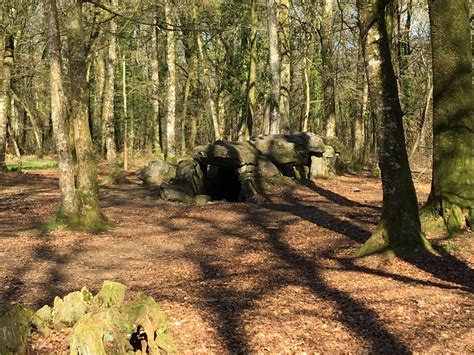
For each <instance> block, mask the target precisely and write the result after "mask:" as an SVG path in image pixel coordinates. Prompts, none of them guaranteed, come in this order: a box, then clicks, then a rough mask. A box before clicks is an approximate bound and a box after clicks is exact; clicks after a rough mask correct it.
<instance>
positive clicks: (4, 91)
mask: <svg viewBox="0 0 474 355" xmlns="http://www.w3.org/2000/svg"><path fill="white" fill-rule="evenodd" d="M2 47H4V48H0V50H1V51H2V54H3V55H2V56H0V59H1V61H0V66H1V68H0V69H1V81H0V171H8V168H7V165H6V162H5V155H6V148H7V123H8V110H9V106H10V82H11V74H12V68H13V48H14V42H13V36H11V35H6V36H5V38H4V46H2Z"/></svg>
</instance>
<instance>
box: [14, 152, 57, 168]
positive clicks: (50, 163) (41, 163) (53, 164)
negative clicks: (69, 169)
mask: <svg viewBox="0 0 474 355" xmlns="http://www.w3.org/2000/svg"><path fill="white" fill-rule="evenodd" d="M7 167H8V170H10V171H31V170H49V169H57V168H58V161H57V160H56V159H53V158H49V157H43V158H37V157H35V156H23V157H22V158H21V163H20V162H19V161H18V160H17V158H16V157H11V158H7Z"/></svg>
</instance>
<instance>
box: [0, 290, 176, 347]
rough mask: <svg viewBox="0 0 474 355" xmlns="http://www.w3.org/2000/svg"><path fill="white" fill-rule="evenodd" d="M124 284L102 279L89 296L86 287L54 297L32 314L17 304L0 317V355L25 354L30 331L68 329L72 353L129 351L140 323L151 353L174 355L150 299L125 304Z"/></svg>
mask: <svg viewBox="0 0 474 355" xmlns="http://www.w3.org/2000/svg"><path fill="white" fill-rule="evenodd" d="M126 289H127V288H126V286H124V285H122V284H120V283H117V282H112V281H105V282H104V284H103V286H102V289H101V290H100V292H99V293H98V294H97V295H96V296H93V295H92V294H91V293H90V292H89V291H88V290H87V289H86V288H83V289H82V290H81V291H75V292H71V293H70V294H68V295H66V296H65V297H64V298H63V299H61V298H60V297H56V298H55V300H54V306H53V307H50V306H44V307H42V308H40V309H39V310H38V311H37V313H36V314H35V313H34V312H33V311H32V310H30V309H28V308H26V307H24V306H22V305H20V304H15V305H13V306H11V307H10V308H8V309H7V311H6V312H5V313H4V314H3V315H1V316H0V354H1V355H4V354H5V355H9V354H12V355H13V354H27V353H29V350H30V340H31V333H32V331H33V329H36V330H38V331H40V332H42V333H45V334H47V333H48V331H49V328H48V327H51V328H55V329H62V328H65V327H72V332H71V335H70V337H69V345H70V346H69V348H70V354H73V355H101V354H117V355H118V354H127V353H133V352H132V346H131V344H130V336H131V333H133V332H134V331H135V330H136V329H137V325H138V324H140V325H142V326H143V328H144V329H145V331H146V333H147V335H148V346H149V350H150V352H149V354H152V355H153V354H161V353H163V352H166V353H176V349H175V347H174V345H173V342H172V340H171V337H170V336H169V335H168V323H167V320H166V316H165V314H164V313H163V311H162V310H161V308H160V306H159V305H158V304H157V303H156V302H155V300H154V299H153V298H152V297H149V296H146V295H144V294H141V293H140V294H138V295H137V297H136V298H135V299H134V300H133V301H130V302H126V303H124V299H125V293H126Z"/></svg>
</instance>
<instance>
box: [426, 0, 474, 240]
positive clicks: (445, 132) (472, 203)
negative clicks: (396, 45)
mask: <svg viewBox="0 0 474 355" xmlns="http://www.w3.org/2000/svg"><path fill="white" fill-rule="evenodd" d="M428 5H429V12H430V24H431V46H432V53H433V91H434V92H433V179H432V185H431V193H430V197H429V199H428V204H427V207H428V208H427V210H431V211H433V212H434V213H435V214H436V215H438V216H441V217H443V219H444V222H445V225H446V227H447V229H448V232H450V233H455V232H458V231H459V230H462V229H464V228H467V227H469V226H470V227H471V228H472V227H473V223H474V117H473V114H474V100H473V97H474V96H473V92H472V52H471V40H470V27H469V1H468V0H451V1H433V0H430V1H428Z"/></svg>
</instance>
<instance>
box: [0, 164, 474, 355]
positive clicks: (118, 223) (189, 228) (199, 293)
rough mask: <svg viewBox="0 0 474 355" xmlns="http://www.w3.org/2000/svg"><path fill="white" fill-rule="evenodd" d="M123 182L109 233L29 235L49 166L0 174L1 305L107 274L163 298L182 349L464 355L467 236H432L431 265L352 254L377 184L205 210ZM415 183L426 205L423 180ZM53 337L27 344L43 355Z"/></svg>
mask: <svg viewBox="0 0 474 355" xmlns="http://www.w3.org/2000/svg"><path fill="white" fill-rule="evenodd" d="M130 179H131V180H132V181H134V183H133V184H128V185H118V186H115V187H113V188H102V189H101V204H102V208H103V211H104V213H105V214H106V215H107V217H108V218H109V220H110V222H111V223H112V225H113V228H111V229H110V230H109V231H107V232H104V233H101V234H90V233H86V232H72V231H66V230H56V231H53V232H49V233H39V232H38V230H39V229H38V228H39V227H40V226H41V225H42V224H44V223H45V222H47V221H48V220H50V219H51V218H52V216H53V214H54V212H55V209H56V208H57V206H58V203H59V189H58V181H57V172H56V171H52V170H51V171H41V172H31V173H27V174H22V173H9V174H2V175H0V191H1V194H0V238H1V243H2V248H1V250H0V285H1V287H0V294H1V296H0V302H1V303H0V308H4V307H5V306H6V305H8V304H10V303H12V302H16V301H19V302H22V303H24V304H26V305H27V306H30V307H32V308H35V309H37V308H39V307H41V306H42V305H44V304H51V303H52V300H53V298H54V296H55V295H60V296H63V295H65V294H67V293H68V292H71V291H74V290H77V289H80V288H81V287H83V286H87V287H88V288H89V289H90V290H91V291H94V292H97V291H98V290H99V288H100V286H101V285H102V282H103V281H104V280H114V281H118V282H121V283H123V284H125V285H127V286H128V287H129V289H130V291H129V294H131V295H134V294H136V293H138V292H140V291H142V292H145V293H147V294H149V295H151V296H153V297H154V298H155V299H156V300H157V302H159V303H160V305H161V306H162V308H163V310H164V311H165V313H166V314H167V317H168V320H169V326H170V332H171V335H172V337H173V339H174V342H175V344H176V346H177V348H178V349H179V351H180V352H183V353H184V352H192V353H196V352H214V353H223V352H224V353H250V352H257V351H258V352H263V351H269V352H271V353H275V352H277V351H303V350H305V351H324V352H329V351H336V352H342V351H353V352H366V351H373V352H376V353H381V352H389V351H390V352H408V351H418V352H420V351H421V352H430V353H433V352H447V351H450V352H457V353H473V352H474V342H473V341H472V339H474V331H473V329H474V324H473V314H474V299H473V296H472V291H473V289H474V277H473V276H474V275H473V272H472V266H473V263H474V256H473V255H474V254H473V245H474V238H473V235H472V233H465V234H463V235H461V236H458V237H456V238H451V239H438V240H437V241H436V242H433V244H434V245H435V247H436V249H437V252H438V254H437V255H433V256H430V257H426V256H424V257H421V256H418V257H403V258H394V257H381V256H372V257H368V258H364V259H356V258H353V257H352V256H353V253H354V251H355V250H356V248H358V247H359V246H360V245H361V244H362V243H363V242H364V241H365V240H366V239H367V238H368V237H369V235H370V231H371V230H372V229H373V228H374V227H375V224H376V222H377V220H378V217H379V214H380V206H381V196H382V194H381V186H380V182H379V180H378V179H374V178H370V177H367V176H362V175H357V176H356V175H348V176H345V177H337V178H334V179H330V180H317V181H315V182H314V183H308V184H306V185H305V186H302V185H301V186H300V185H297V186H294V187H292V188H289V189H276V190H275V191H274V193H273V194H272V195H271V196H269V202H268V203H265V204H250V203H220V202H216V203H211V204H207V205H204V206H193V205H184V204H171V203H164V202H162V201H159V200H157V199H156V198H155V197H153V196H152V195H151V193H150V192H149V191H147V190H146V189H144V188H143V187H142V186H141V185H140V184H138V183H135V181H136V179H135V178H134V176H130ZM417 189H418V198H419V200H420V201H424V200H425V199H426V196H427V192H428V191H429V185H428V184H426V183H419V184H417ZM56 336H58V335H57V334H56ZM61 336H63V337H64V336H65V334H60V335H59V337H57V338H55V339H36V341H37V342H41V341H44V340H46V341H47V342H48V344H47V345H45V346H46V347H45V349H48V351H49V352H54V351H59V350H61V347H64V343H63V342H62V341H60V340H61ZM63 350H64V349H63Z"/></svg>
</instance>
